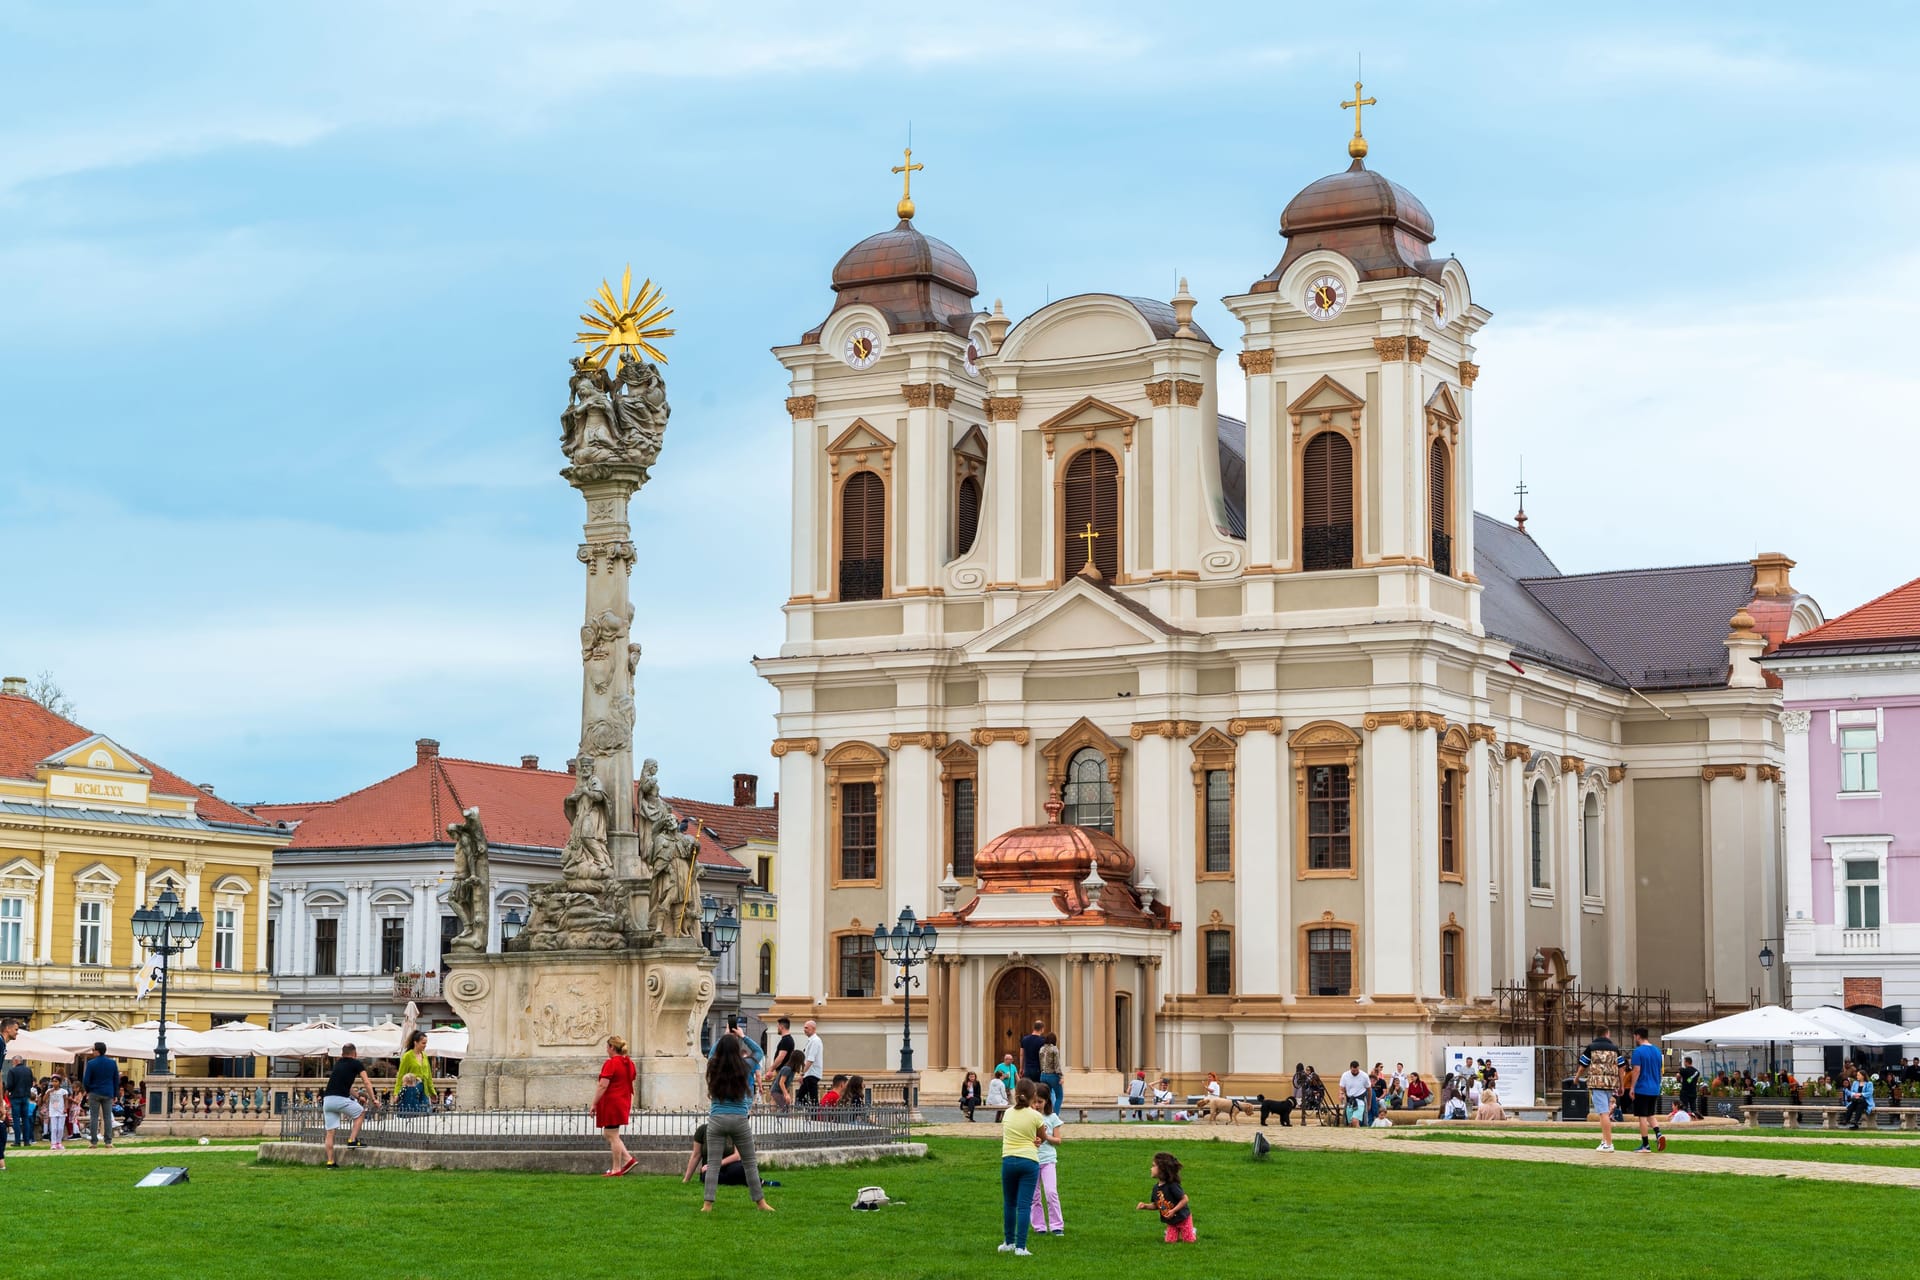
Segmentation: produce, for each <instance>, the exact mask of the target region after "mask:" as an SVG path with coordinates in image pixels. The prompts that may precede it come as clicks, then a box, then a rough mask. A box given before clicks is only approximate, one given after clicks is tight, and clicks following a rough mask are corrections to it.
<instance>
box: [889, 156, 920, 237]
mask: <svg viewBox="0 0 1920 1280" xmlns="http://www.w3.org/2000/svg"><path fill="white" fill-rule="evenodd" d="M926 167H927V166H925V165H923V164H915V163H914V162H913V148H912V147H908V148H907V160H906V163H905V164H897V165H895V166H893V171H894V172H895V173H897V174H899V175H900V203H899V205H897V206H896V207H895V209H894V212H895V213H898V214H899V215H900V217H901V218H902V220H905V219H909V218H911V217H913V175H914V174H916V173H918V172H920V170H922V169H924V168H926Z"/></svg>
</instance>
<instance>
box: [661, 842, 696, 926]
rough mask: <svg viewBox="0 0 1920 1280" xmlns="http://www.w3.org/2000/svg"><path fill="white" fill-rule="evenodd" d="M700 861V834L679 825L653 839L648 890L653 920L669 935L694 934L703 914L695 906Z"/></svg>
mask: <svg viewBox="0 0 1920 1280" xmlns="http://www.w3.org/2000/svg"><path fill="white" fill-rule="evenodd" d="M699 862H700V838H699V836H698V835H696V834H695V833H693V832H690V831H682V830H680V829H679V828H678V826H674V827H672V828H670V829H669V830H668V831H667V832H666V833H664V834H656V835H655V836H654V841H653V865H652V874H653V881H652V884H651V886H650V888H651V892H650V893H649V894H648V907H649V920H648V923H650V924H651V925H652V926H653V929H654V932H656V933H658V934H660V935H662V936H663V937H668V938H691V937H692V936H693V935H694V933H695V930H696V925H697V923H698V920H699V915H698V913H697V912H695V911H694V910H693V903H694V894H695V886H696V884H697V880H698V874H699V871H698V868H699Z"/></svg>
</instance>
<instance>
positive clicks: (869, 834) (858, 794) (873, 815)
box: [840, 782, 880, 880]
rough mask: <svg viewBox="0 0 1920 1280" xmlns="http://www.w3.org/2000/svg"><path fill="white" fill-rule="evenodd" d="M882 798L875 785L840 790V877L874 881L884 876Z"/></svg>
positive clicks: (856, 784)
mask: <svg viewBox="0 0 1920 1280" xmlns="http://www.w3.org/2000/svg"><path fill="white" fill-rule="evenodd" d="M879 800H880V796H879V788H878V787H877V786H875V785H874V784H873V783H871V782H848V783H843V784H842V785H841V787H840V878H841V879H842V880H872V879H875V878H877V877H878V876H879V874H880V803H879Z"/></svg>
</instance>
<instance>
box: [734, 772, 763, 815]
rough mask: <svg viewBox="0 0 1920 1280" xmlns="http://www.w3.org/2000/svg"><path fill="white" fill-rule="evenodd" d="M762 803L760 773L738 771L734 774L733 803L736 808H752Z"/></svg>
mask: <svg viewBox="0 0 1920 1280" xmlns="http://www.w3.org/2000/svg"><path fill="white" fill-rule="evenodd" d="M759 803H760V775H759V774H757V773H736V774H734V775H733V805H734V807H735V808H736V809H752V808H755V807H756V806H758V805H759Z"/></svg>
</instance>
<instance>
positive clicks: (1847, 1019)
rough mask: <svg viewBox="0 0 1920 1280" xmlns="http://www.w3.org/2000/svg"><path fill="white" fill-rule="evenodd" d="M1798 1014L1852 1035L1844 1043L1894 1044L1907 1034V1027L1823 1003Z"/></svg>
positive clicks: (1831, 1028)
mask: <svg viewBox="0 0 1920 1280" xmlns="http://www.w3.org/2000/svg"><path fill="white" fill-rule="evenodd" d="M1799 1012H1800V1016H1801V1017H1803V1018H1805V1019H1806V1020H1807V1021H1808V1022H1812V1023H1817V1024H1819V1025H1820V1026H1823V1027H1825V1028H1827V1030H1829V1031H1832V1032H1834V1033H1836V1034H1839V1035H1847V1036H1852V1037H1854V1038H1853V1039H1849V1040H1847V1041H1845V1042H1844V1043H1847V1044H1856V1045H1872V1046H1879V1045H1896V1044H1899V1043H1900V1042H1901V1039H1902V1038H1903V1037H1904V1036H1905V1035H1906V1034H1907V1029H1906V1028H1905V1027H1903V1026H1900V1025H1898V1024H1896V1023H1892V1022H1884V1021H1882V1020H1881V1019H1879V1018H1868V1017H1865V1016H1863V1015H1861V1014H1858V1013H1851V1012H1849V1011H1847V1010H1845V1009H1840V1008H1836V1007H1835V1006H1833V1005H1830V1004H1823V1005H1821V1006H1820V1007H1819V1008H1818V1009H1802V1010H1800V1011H1799Z"/></svg>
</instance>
